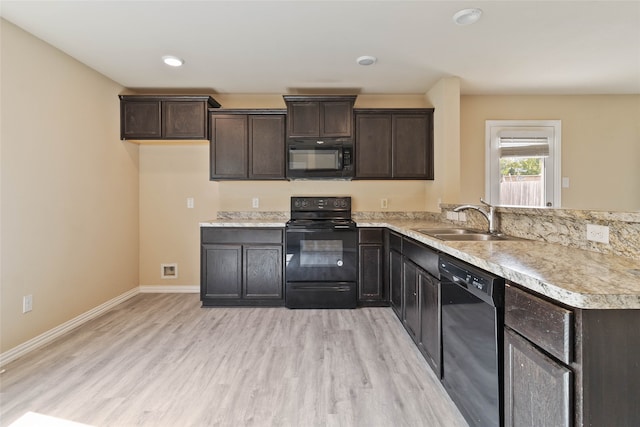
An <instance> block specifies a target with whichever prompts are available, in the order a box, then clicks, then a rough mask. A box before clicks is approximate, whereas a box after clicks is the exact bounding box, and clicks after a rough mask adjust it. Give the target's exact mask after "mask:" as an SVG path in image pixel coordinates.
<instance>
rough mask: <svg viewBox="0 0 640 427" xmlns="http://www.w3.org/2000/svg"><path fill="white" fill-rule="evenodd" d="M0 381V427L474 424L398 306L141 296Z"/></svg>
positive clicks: (25, 360) (17, 365)
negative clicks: (45, 422) (72, 424)
mask: <svg viewBox="0 0 640 427" xmlns="http://www.w3.org/2000/svg"><path fill="white" fill-rule="evenodd" d="M5 369H6V371H5V372H4V373H3V374H0V391H1V394H0V414H1V415H0V417H1V418H0V425H2V426H6V425H9V424H11V423H12V422H13V421H14V420H16V419H17V418H18V417H20V416H21V415H22V414H24V413H25V412H27V411H33V412H37V413H41V414H46V415H51V416H54V417H59V418H62V419H66V420H71V421H76V422H80V423H85V424H89V425H93V426H101V427H102V426H118V427H126V426H154V427H155V426H171V427H175V426H394V427H395V426H434V427H437V426H446V427H455V426H466V425H467V424H466V423H465V421H464V419H463V418H462V416H461V415H460V413H459V412H458V411H457V409H456V408H455V406H454V404H453V403H452V401H451V400H450V399H449V397H448V396H447V395H446V393H445V391H444V389H443V388H442V386H441V384H440V383H439V381H438V380H437V379H436V378H435V376H434V375H433V373H432V372H431V369H430V368H429V367H428V365H427V363H426V362H425V361H424V359H423V358H422V356H421V355H420V354H419V352H418V351H417V349H416V348H415V346H414V345H413V343H412V342H411V340H410V338H409V336H408V335H407V333H406V332H405V331H404V329H403V328H402V325H401V324H400V322H399V320H398V319H397V317H396V316H395V314H394V313H393V312H392V311H391V309H390V308H360V309H357V310H289V309H286V308H201V307H200V302H199V301H198V296H197V295H195V294H140V295H137V296H135V297H133V298H131V299H130V300H128V301H126V302H124V303H122V304H120V305H119V306H118V307H116V308H114V309H112V310H110V311H109V312H108V313H106V314H104V315H103V316H101V317H99V318H97V319H94V320H93V321H91V322H89V323H87V324H85V325H83V326H81V327H79V328H78V329H76V330H74V331H72V332H70V333H69V334H67V335H66V336H64V337H62V338H60V339H58V340H57V341H55V342H54V343H52V344H50V345H48V346H46V347H44V348H42V349H39V350H37V351H35V352H32V353H30V354H28V355H26V356H24V357H22V358H21V359H19V360H16V361H14V362H13V363H10V364H8V365H7V366H6V367H5Z"/></svg>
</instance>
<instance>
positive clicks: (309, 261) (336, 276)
mask: <svg viewBox="0 0 640 427" xmlns="http://www.w3.org/2000/svg"><path fill="white" fill-rule="evenodd" d="M286 248H287V255H286V268H285V272H286V281H287V282H355V281H356V277H357V269H356V267H357V262H356V256H357V255H356V254H357V252H356V251H357V233H356V231H355V230H353V229H326V228H325V229H313V228H304V229H298V228H295V229H294V228H292V229H287V232H286Z"/></svg>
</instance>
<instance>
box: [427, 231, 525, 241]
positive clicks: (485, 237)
mask: <svg viewBox="0 0 640 427" xmlns="http://www.w3.org/2000/svg"><path fill="white" fill-rule="evenodd" d="M433 237H435V238H436V239H440V240H449V241H459V242H466V241H471V242H472V241H490V240H516V238H515V237H510V236H505V235H504V234H489V233H469V234H434V235H433Z"/></svg>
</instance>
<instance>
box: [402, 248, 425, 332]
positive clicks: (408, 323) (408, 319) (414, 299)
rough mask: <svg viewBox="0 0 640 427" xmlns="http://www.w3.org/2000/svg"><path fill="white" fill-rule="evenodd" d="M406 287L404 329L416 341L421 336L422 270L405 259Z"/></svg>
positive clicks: (404, 281)
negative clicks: (420, 299) (419, 294)
mask: <svg viewBox="0 0 640 427" xmlns="http://www.w3.org/2000/svg"><path fill="white" fill-rule="evenodd" d="M402 271H403V287H404V294H403V297H404V317H403V318H402V321H403V323H404V327H405V329H406V330H407V332H409V335H410V336H411V338H412V339H413V340H414V341H416V342H417V341H418V337H419V334H420V301H419V296H418V290H419V285H418V283H419V280H420V275H421V274H423V273H422V272H421V271H420V269H419V268H418V267H417V266H416V265H415V264H414V263H412V262H411V261H409V260H407V259H406V258H405V259H404V262H403V263H402Z"/></svg>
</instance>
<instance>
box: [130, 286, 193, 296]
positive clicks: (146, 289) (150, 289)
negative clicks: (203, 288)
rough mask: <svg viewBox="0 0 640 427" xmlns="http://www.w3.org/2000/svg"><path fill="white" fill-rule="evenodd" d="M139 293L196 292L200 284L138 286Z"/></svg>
mask: <svg viewBox="0 0 640 427" xmlns="http://www.w3.org/2000/svg"><path fill="white" fill-rule="evenodd" d="M140 293H141V294H197V293H200V285H195V286H163V285H157V286H140Z"/></svg>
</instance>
